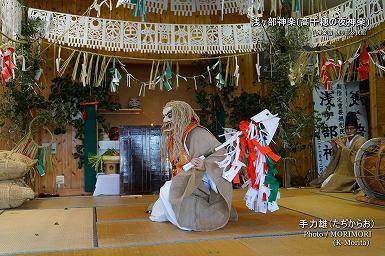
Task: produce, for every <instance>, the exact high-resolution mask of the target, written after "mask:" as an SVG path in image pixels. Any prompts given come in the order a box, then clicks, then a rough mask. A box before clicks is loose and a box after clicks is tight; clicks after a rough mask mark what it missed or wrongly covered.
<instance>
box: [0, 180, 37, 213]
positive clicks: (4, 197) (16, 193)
mask: <svg viewBox="0 0 385 256" xmlns="http://www.w3.org/2000/svg"><path fill="white" fill-rule="evenodd" d="M33 198H34V192H33V190H32V189H31V188H29V187H21V186H18V185H16V184H7V183H5V184H0V209H8V208H15V207H19V206H20V205H22V204H23V203H24V202H25V201H26V200H28V199H33Z"/></svg>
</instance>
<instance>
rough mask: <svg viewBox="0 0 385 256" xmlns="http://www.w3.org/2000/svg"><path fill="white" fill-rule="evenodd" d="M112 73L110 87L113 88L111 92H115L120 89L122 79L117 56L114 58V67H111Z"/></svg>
mask: <svg viewBox="0 0 385 256" xmlns="http://www.w3.org/2000/svg"><path fill="white" fill-rule="evenodd" d="M110 73H111V75H112V79H111V84H110V88H111V92H113V93H115V92H116V91H117V90H118V86H119V83H120V79H122V76H121V74H120V73H119V71H118V69H117V68H116V59H115V58H114V59H113V60H112V68H111V69H110Z"/></svg>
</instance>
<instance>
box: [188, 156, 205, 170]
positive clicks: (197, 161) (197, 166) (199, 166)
mask: <svg viewBox="0 0 385 256" xmlns="http://www.w3.org/2000/svg"><path fill="white" fill-rule="evenodd" d="M191 163H192V164H193V165H194V168H195V169H197V170H199V171H204V170H205V163H204V162H203V160H202V159H200V158H193V159H192V160H191Z"/></svg>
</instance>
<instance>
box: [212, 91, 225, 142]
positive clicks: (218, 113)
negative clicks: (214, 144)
mask: <svg viewBox="0 0 385 256" xmlns="http://www.w3.org/2000/svg"><path fill="white" fill-rule="evenodd" d="M213 105H214V111H215V132H216V136H217V140H218V141H219V142H221V143H224V142H225V141H226V138H225V136H220V137H219V135H221V134H224V130H223V127H225V120H226V113H225V109H224V107H223V104H222V101H221V97H219V95H216V96H215V97H214V99H213Z"/></svg>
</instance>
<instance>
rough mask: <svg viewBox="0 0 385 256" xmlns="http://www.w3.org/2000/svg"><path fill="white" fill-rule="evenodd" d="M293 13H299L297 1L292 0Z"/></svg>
mask: <svg viewBox="0 0 385 256" xmlns="http://www.w3.org/2000/svg"><path fill="white" fill-rule="evenodd" d="M293 12H299V0H294V7H293Z"/></svg>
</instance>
